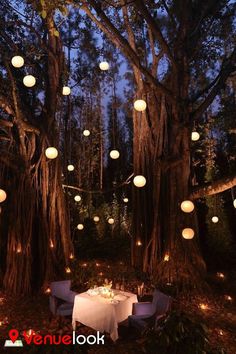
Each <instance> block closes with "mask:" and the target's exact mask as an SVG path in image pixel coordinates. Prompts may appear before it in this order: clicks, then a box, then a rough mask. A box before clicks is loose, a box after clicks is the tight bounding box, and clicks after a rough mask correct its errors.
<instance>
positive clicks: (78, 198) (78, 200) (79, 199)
mask: <svg viewBox="0 0 236 354" xmlns="http://www.w3.org/2000/svg"><path fill="white" fill-rule="evenodd" d="M74 200H75V201H76V202H80V201H81V196H80V195H78V194H77V195H76V196H75V197H74Z"/></svg>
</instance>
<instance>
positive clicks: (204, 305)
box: [199, 303, 209, 310]
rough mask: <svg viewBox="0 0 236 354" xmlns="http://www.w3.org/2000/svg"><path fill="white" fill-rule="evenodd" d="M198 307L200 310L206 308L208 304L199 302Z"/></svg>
mask: <svg viewBox="0 0 236 354" xmlns="http://www.w3.org/2000/svg"><path fill="white" fill-rule="evenodd" d="M199 308H200V309H201V310H208V309H209V306H208V305H207V304H203V303H201V304H199Z"/></svg>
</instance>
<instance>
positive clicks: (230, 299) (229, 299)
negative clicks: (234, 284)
mask: <svg viewBox="0 0 236 354" xmlns="http://www.w3.org/2000/svg"><path fill="white" fill-rule="evenodd" d="M225 299H226V300H227V301H230V302H231V301H233V298H232V297H231V296H230V295H225Z"/></svg>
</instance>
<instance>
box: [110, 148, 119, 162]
mask: <svg viewBox="0 0 236 354" xmlns="http://www.w3.org/2000/svg"><path fill="white" fill-rule="evenodd" d="M119 157H120V153H119V151H118V150H111V151H110V158H111V159H113V160H116V159H118V158H119Z"/></svg>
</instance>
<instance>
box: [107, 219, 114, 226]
mask: <svg viewBox="0 0 236 354" xmlns="http://www.w3.org/2000/svg"><path fill="white" fill-rule="evenodd" d="M107 221H108V224H110V225H112V224H114V222H115V220H114V219H113V218H109V219H108V220H107Z"/></svg>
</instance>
